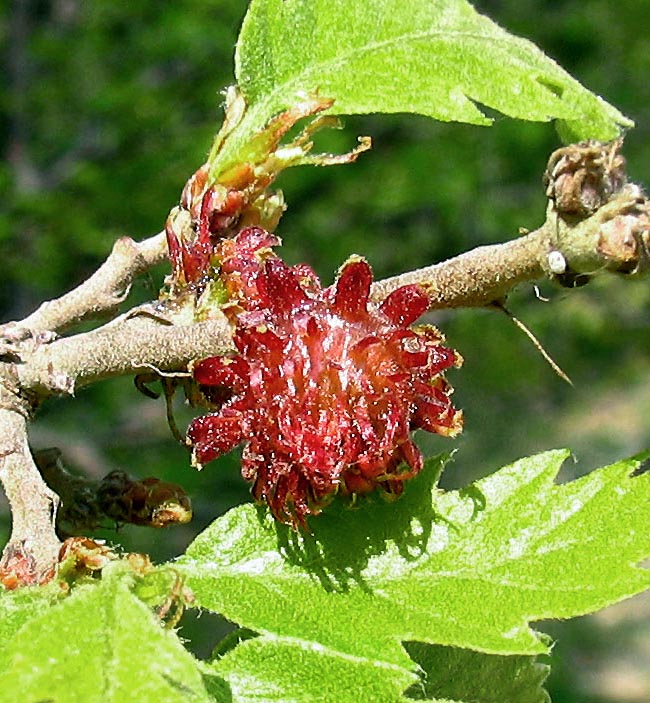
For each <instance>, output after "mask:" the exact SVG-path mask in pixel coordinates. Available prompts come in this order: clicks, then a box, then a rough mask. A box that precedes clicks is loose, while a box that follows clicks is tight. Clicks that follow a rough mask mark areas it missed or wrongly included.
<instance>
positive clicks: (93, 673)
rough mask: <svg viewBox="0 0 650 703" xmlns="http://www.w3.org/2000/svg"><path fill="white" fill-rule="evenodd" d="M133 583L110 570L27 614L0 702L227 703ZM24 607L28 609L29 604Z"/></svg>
mask: <svg viewBox="0 0 650 703" xmlns="http://www.w3.org/2000/svg"><path fill="white" fill-rule="evenodd" d="M134 582H135V579H134V577H133V574H132V573H131V572H128V571H125V569H124V568H123V567H122V565H120V564H117V565H111V566H109V567H106V568H105V569H104V572H103V577H102V580H101V581H100V582H94V583H88V584H85V585H80V586H77V587H75V588H74V590H73V592H72V594H71V595H70V596H69V597H67V598H63V599H61V600H60V602H58V603H57V604H55V605H53V606H52V607H51V608H49V609H47V610H43V609H41V608H37V609H35V610H34V611H33V612H32V616H31V617H29V616H28V615H27V613H25V612H23V613H22V615H21V616H20V617H18V618H17V619H16V624H20V623H19V622H18V620H22V621H23V622H22V626H19V627H18V628H16V629H15V631H14V633H13V636H12V637H11V640H10V641H9V642H6V643H5V647H6V650H7V651H6V652H5V656H4V657H3V658H2V668H1V669H0V703H15V701H17V700H21V701H47V702H48V703H95V702H97V703H133V701H137V702H138V703H148V702H151V703H160V701H165V702H166V703H167V702H169V703H175V702H178V703H186V702H187V701H192V702H193V703H194V702H196V703H208V702H209V701H210V702H213V703H214V701H223V702H224V703H225V701H228V700H229V699H230V698H229V694H228V695H227V693H228V692H227V688H222V690H223V694H222V695H221V697H215V695H214V692H215V691H218V690H220V689H219V687H218V685H217V681H216V677H214V678H212V677H204V675H203V674H202V672H201V670H200V667H199V663H198V662H197V661H196V660H194V658H193V657H192V656H191V655H190V654H189V653H188V652H187V651H186V650H185V649H184V648H183V645H182V644H181V642H180V640H179V639H178V637H177V636H176V634H175V633H173V632H172V631H170V630H166V629H164V628H163V627H162V625H161V623H160V621H159V620H158V619H157V618H156V617H155V616H154V614H153V613H152V611H151V610H150V609H149V608H148V607H147V606H146V605H145V604H144V603H143V602H142V601H141V600H140V599H139V598H138V597H137V596H136V595H135V594H134V593H133V592H132V588H133V586H134ZM3 601H4V598H2V599H0V604H1V603H2V602H3ZM20 605H21V606H22V609H23V610H25V608H26V607H27V606H28V599H27V598H25V599H23V601H22V603H21V604H20ZM0 608H2V609H3V610H4V611H5V612H6V607H3V606H2V605H0ZM17 691H20V697H19V698H17V697H16V692H17Z"/></svg>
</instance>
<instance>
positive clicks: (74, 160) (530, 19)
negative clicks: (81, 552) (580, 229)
mask: <svg viewBox="0 0 650 703" xmlns="http://www.w3.org/2000/svg"><path fill="white" fill-rule="evenodd" d="M475 4H476V5H477V7H478V8H479V9H480V10H481V11H484V12H485V13H486V14H488V15H490V16H491V17H492V18H493V19H495V20H496V21H498V22H499V23H500V24H501V25H503V26H505V27H506V28H508V29H509V30H510V31H512V32H514V33H516V34H520V35H522V36H525V37H528V38H530V39H532V40H533V41H534V42H535V43H537V44H538V45H539V46H540V47H541V48H542V49H544V50H545V51H546V52H547V53H548V54H550V55H551V56H553V57H554V58H555V59H556V60H558V62H559V63H560V64H561V65H563V66H564V67H565V68H566V69H567V70H569V72H571V73H572V74H573V75H574V76H575V77H576V78H578V79H579V80H581V81H582V82H583V83H584V84H585V85H586V86H587V87H589V88H590V89H592V90H593V91H594V92H596V93H598V94H600V95H603V96H604V97H605V98H606V99H607V100H609V101H610V102H612V103H613V104H615V105H616V106H617V107H619V108H620V109H621V110H622V111H623V112H624V113H626V114H627V115H628V116H630V117H631V118H633V119H634V120H635V121H636V123H637V127H636V129H634V130H632V131H631V132H630V133H629V135H628V137H627V140H626V148H625V153H626V155H627V158H628V163H629V173H630V175H631V177H632V178H633V179H634V180H636V181H638V182H641V183H643V182H646V183H648V182H650V166H648V164H650V140H649V139H648V136H649V132H650V88H649V87H648V86H649V82H648V75H649V74H650V34H648V32H647V31H645V28H647V26H648V24H649V21H650V3H648V2H647V1H644V0H641V1H639V2H625V1H624V2H620V3H614V2H611V1H610V0H590V2H589V3H584V2H581V1H580V0H503V1H498V0H492V1H489V0H483V1H481V2H477V3H475ZM246 5H247V3H246V2H245V1H244V0H176V2H174V3H159V2H153V1H152V0H142V1H140V2H134V3H128V5H127V3H117V2H107V1H106V0H95V2H81V1H80V0H51V1H49V2H48V1H46V0H13V2H6V3H5V4H4V12H3V13H2V15H1V16H0V36H1V42H0V46H1V47H2V57H3V58H2V60H3V67H2V68H3V75H4V76H5V77H6V80H5V81H3V83H2V84H0V140H1V142H0V143H1V149H2V154H3V161H2V163H0V192H1V199H0V257H1V260H2V278H1V280H0V308H1V317H2V319H3V320H9V319H19V318H21V317H23V316H24V315H26V314H27V313H29V312H30V311H31V310H32V309H34V308H35V307H36V306H37V305H38V304H39V302H40V301H42V300H44V299H49V298H52V297H55V296H57V295H60V294H61V293H62V292H64V291H65V290H67V289H69V288H70V287H72V286H73V285H74V284H76V283H78V282H80V281H81V280H83V279H84V278H85V277H87V276H88V275H89V274H90V273H91V272H92V271H93V270H94V269H95V268H96V267H97V266H98V264H99V263H101V261H102V260H103V259H104V258H105V257H106V255H107V254H108V252H109V251H110V247H111V245H112V242H113V241H114V240H115V239H116V238H117V237H118V236H121V235H124V234H128V235H130V236H131V237H134V238H136V239H140V238H144V237H146V236H148V235H151V234H154V233H156V232H158V231H160V230H161V229H162V227H163V224H164V221H165V218H166V215H167V212H168V211H169V209H170V208H171V207H172V206H173V205H174V204H175V203H176V202H177V200H178V197H179V193H180V190H181V188H182V186H183V184H184V183H185V180H186V179H187V177H188V176H189V175H190V174H191V173H192V172H193V171H194V170H195V169H196V168H197V167H198V166H199V165H200V164H201V163H202V162H203V159H204V157H205V154H206V153H207V150H208V147H209V144H210V141H211V136H212V135H213V133H214V132H215V131H216V129H217V127H218V124H219V120H220V117H221V102H222V95H221V91H222V90H223V88H224V87H225V86H227V85H228V84H230V83H232V82H233V75H232V55H233V49H234V43H235V40H236V36H237V31H238V27H239V24H240V22H241V19H242V17H243V15H244V13H245V10H246ZM357 134H370V135H371V136H372V137H373V140H374V148H373V151H372V152H371V153H370V154H366V155H364V156H362V157H361V158H360V159H359V161H358V162H357V163H356V164H355V165H353V166H348V167H343V168H338V169H335V168H328V169H308V168H301V169H294V170H293V171H290V172H287V173H285V174H283V175H282V176H281V178H280V180H279V182H278V185H279V186H280V187H282V189H283V190H284V192H285V196H286V199H287V201H288V203H289V205H290V209H289V211H288V212H287V213H286V215H285V216H284V218H283V221H282V222H281V225H280V228H279V234H280V235H281V236H282V237H283V239H284V241H285V246H284V252H283V255H284V257H285V259H287V260H288V261H290V262H292V263H294V262H297V261H307V262H309V263H310V264H312V265H313V266H314V267H315V268H316V270H317V271H318V273H319V274H320V275H321V276H322V277H323V279H324V280H325V281H330V280H331V278H332V276H333V273H334V271H335V270H336V269H337V267H338V266H339V265H340V264H341V263H342V262H343V261H344V260H345V259H346V258H347V257H348V256H349V255H350V254H352V253H359V254H363V255H364V256H366V257H367V258H368V259H369V261H370V262H371V264H372V265H373V267H374V270H375V275H376V277H377V278H381V277H384V276H388V275H392V274H395V273H398V272H400V271H404V270H408V269H411V268H416V267H420V266H423V265H426V264H429V263H433V262H436V261H439V260H441V259H444V258H447V257H449V256H453V255H454V254H457V253H459V252H461V251H464V250H467V249H470V248H472V247H475V246H478V245H481V244H488V243H493V242H499V241H503V240H505V239H510V238H512V237H515V236H517V232H518V228H520V227H526V228H529V229H532V228H534V227H536V226H537V225H539V224H540V223H541V222H542V220H543V212H544V206H545V201H544V196H543V189H542V187H541V174H542V172H543V170H544V167H545V163H546V159H547V157H548V155H549V153H550V151H552V150H553V149H554V148H555V147H557V146H558V145H559V142H558V139H557V137H556V134H555V132H554V129H553V127H552V125H550V124H541V125H539V124H527V123H517V122H513V121H510V120H507V119H505V118H497V120H496V122H495V125H494V126H493V127H492V128H490V129H486V128H477V127H469V126H463V125H450V124H440V123H435V122H433V121H430V120H427V119H423V118H420V117H414V116H390V117H382V116H369V117H363V118H350V119H348V120H347V123H346V129H345V131H344V132H342V133H337V134H333V135H331V136H330V137H328V142H327V146H328V148H330V147H331V148H338V149H340V150H345V149H346V148H348V147H349V146H350V145H352V144H354V143H355V138H356V135H357ZM164 273H165V271H164V270H161V271H159V272H157V275H155V276H152V277H150V278H147V279H145V280H143V281H141V282H139V284H138V286H137V287H136V289H135V290H134V292H133V294H132V298H131V300H138V299H148V298H152V297H155V295H156V293H157V290H158V288H159V287H160V285H161V282H162V277H163V275H164ZM541 294H542V295H543V296H545V297H546V298H548V299H549V302H544V301H542V300H541V299H540V298H539V297H538V296H537V295H536V291H535V289H534V287H533V286H532V285H531V286H523V287H522V288H521V289H519V290H518V291H516V292H515V293H514V294H513V295H512V296H511V299H510V301H509V306H510V308H511V309H512V311H513V312H514V313H515V314H516V315H517V316H518V317H519V318H520V319H522V320H523V321H524V322H525V323H526V324H527V325H528V326H529V327H530V328H531V329H532V330H533V331H534V333H535V334H536V335H537V336H538V337H539V339H540V340H541V341H542V343H543V344H544V346H545V347H546V349H547V350H548V351H549V353H550V354H551V355H552V356H553V358H554V359H555V360H556V361H557V362H558V363H559V365H560V366H561V367H562V368H563V369H564V370H565V371H566V372H567V373H568V374H569V375H570V376H571V378H572V379H573V382H574V386H573V387H569V386H568V385H567V384H565V383H564V382H563V381H561V380H560V379H559V378H558V377H557V376H556V375H555V374H554V373H553V371H552V370H551V369H550V368H549V366H548V365H547V364H546V363H545V362H544V361H543V359H542V358H541V356H540V355H539V353H538V352H537V351H536V350H535V349H534V348H533V347H532V346H531V344H530V343H529V341H528V340H527V339H526V338H525V337H524V335H523V334H522V333H521V332H519V331H518V330H517V329H516V328H515V327H514V326H513V324H512V323H511V322H510V321H509V320H508V319H507V318H506V317H505V316H504V315H499V314H497V313H494V312H486V311H480V310H467V311H453V312H448V313H447V312H446V313H441V314H438V315H436V316H435V318H432V319H433V320H434V321H435V322H436V323H437V324H438V325H439V326H440V327H441V328H442V329H443V330H444V332H445V333H446V335H447V338H448V342H449V344H450V345H452V346H453V347H455V348H456V349H458V350H459V351H460V352H461V354H462V355H463V356H464V358H465V365H464V367H463V369H462V371H455V372H453V373H452V374H450V380H451V382H452V384H453V385H454V386H455V387H456V402H457V404H458V406H459V407H462V408H463V409H464V411H465V415H466V430H465V432H464V434H463V435H462V437H461V438H460V439H458V440H456V441H455V442H453V443H452V442H451V441H450V440H441V439H435V440H433V441H429V440H427V442H428V445H427V446H428V447H429V448H430V449H431V451H440V450H449V449H451V448H452V447H457V448H458V450H459V451H458V452H457V454H456V458H455V462H454V464H453V465H452V467H451V469H450V470H449V471H448V473H447V475H446V476H445V481H446V484H447V485H449V486H454V485H460V484H463V483H466V482H467V481H469V480H471V479H473V478H476V477H478V476H481V475H484V474H486V473H488V472H490V471H492V470H494V469H496V468H498V467H499V466H501V465H502V464H504V463H507V462H510V461H512V460H514V459H516V458H518V457H520V456H525V455H529V454H532V453H534V452H537V451H540V450H543V449H550V448H555V447H564V446H566V447H569V448H570V449H572V450H573V452H574V454H575V463H573V464H571V465H570V466H568V467H567V470H566V476H565V477H564V478H569V477H571V476H575V475H578V474H581V473H584V472H586V471H589V470H590V469H592V468H595V467H596V466H599V465H602V464H605V463H607V462H610V461H612V460H615V459H619V458H622V457H625V456H628V455H630V454H633V453H635V452H637V451H640V450H642V449H647V448H648V447H650V427H649V426H648V422H647V417H648V415H649V412H648V411H649V410H650V393H649V391H650V381H649V380H648V379H649V376H648V371H649V370H650V359H649V354H648V349H649V348H650V346H649V342H650V324H649V323H650V316H649V314H648V304H649V302H650V288H649V287H648V285H647V282H630V281H623V280H616V279H611V280H605V279H603V280H598V281H596V282H595V283H593V284H591V285H589V286H587V287H585V288H581V289H579V290H576V291H566V290H559V289H555V288H552V287H551V286H549V285H546V284H542V285H541ZM178 412H179V423H180V424H182V423H183V422H184V421H186V420H188V419H189V417H190V415H189V414H188V412H187V411H186V410H185V409H184V408H182V407H179V410H178ZM423 439H424V438H423ZM32 442H33V445H34V447H35V448H42V447H47V446H58V447H60V448H61V450H62V451H63V453H64V456H65V457H66V459H67V460H68V461H69V463H70V464H71V465H72V466H74V467H76V468H77V469H78V470H80V471H83V472H85V473H87V474H90V475H95V476H102V475H103V474H105V473H107V472H108V471H110V470H112V469H115V468H122V469H124V470H126V471H128V472H130V473H132V474H135V475H138V476H146V475H156V476H159V477H162V478H165V479H167V480H174V481H176V482H179V483H181V484H182V485H183V486H184V487H185V488H186V490H187V491H188V493H189V494H190V495H191V496H192V499H193V502H194V508H195V515H196V517H195V520H194V522H193V523H192V525H191V526H190V527H189V528H187V529H175V530H168V531H162V532H160V531H154V530H144V529H130V528H125V529H123V530H122V531H121V532H120V533H118V534H117V535H115V533H105V534H104V536H106V537H108V538H109V539H112V540H114V541H119V542H120V543H122V544H123V545H124V546H125V547H126V548H127V549H132V550H137V551H148V552H150V553H152V554H153V555H154V557H155V558H156V559H158V560H162V559H167V558H171V557H173V556H175V555H177V554H179V553H181V552H182V551H183V550H184V548H185V546H186V545H187V543H188V542H189V541H190V540H191V539H192V537H193V535H194V534H196V532H197V531H198V530H200V529H201V528H202V527H203V526H205V525H206V524H208V523H209V522H210V521H211V520H212V519H214V518H215V517H216V516H218V515H219V514H221V513H223V512H224V511H226V510H227V509H228V508H229V507H231V506H232V505H234V504H236V503H239V502H242V501H244V500H248V499H249V495H248V487H247V486H246V485H245V484H244V482H243V481H242V479H241V478H240V477H239V474H238V468H237V458H236V457H227V458H225V459H224V460H223V461H222V462H220V463H216V464H214V465H210V466H208V467H207V468H206V469H205V470H204V471H203V472H202V473H201V474H198V473H197V472H195V471H194V470H192V469H191V468H190V467H189V465H188V461H187V455H186V452H185V451H184V450H183V449H182V448H181V447H179V446H178V445H176V444H175V443H174V441H173V440H172V438H171V437H170V435H169V432H168V430H167V427H166V424H165V418H164V407H163V405H162V403H161V402H155V401H152V400H150V399H147V398H145V397H144V396H141V395H140V394H138V393H137V392H136V391H135V389H134V388H133V385H132V383H131V381H130V380H129V379H122V380H119V381H111V382H106V383H103V384H100V385H98V386H97V387H93V388H89V389H87V390H83V391H81V392H80V393H79V395H78V397H77V398H75V399H68V400H60V401H57V402H52V403H50V404H48V405H46V407H44V408H43V410H42V412H41V414H40V416H39V418H38V420H37V422H36V423H35V424H34V426H33V432H32ZM0 508H1V509H2V525H3V526H2V533H3V534H4V535H6V534H7V532H8V514H7V509H6V505H5V504H4V503H2V504H1V505H0ZM222 628H223V623H220V622H219V621H217V619H215V618H210V617H209V616H207V615H204V616H203V617H202V618H201V619H200V620H199V621H198V623H197V622H193V621H191V620H188V621H187V622H186V624H185V625H184V629H183V631H182V634H183V635H185V636H186V637H190V638H193V639H194V645H193V646H194V648H195V650H196V651H198V652H199V653H200V654H206V653H207V652H209V649H210V646H211V645H212V644H214V641H215V640H216V637H217V633H218V632H220V631H222ZM549 630H550V631H551V632H552V634H553V636H554V637H556V638H557V641H558V644H557V645H556V648H555V650H554V657H553V661H554V664H555V667H556V668H555V672H554V674H553V677H552V679H551V682H550V689H551V692H552V695H553V700H554V701H555V702H556V703H562V702H564V701H566V702H567V703H569V702H570V703H587V702H590V703H592V702H593V703H605V702H610V703H613V702H614V701H634V702H637V703H641V702H642V701H643V702H645V703H647V701H648V700H650V605H649V604H648V601H647V599H644V598H643V597H642V598H637V599H634V600H632V601H630V602H628V603H624V604H621V605H620V606H617V607H616V608H612V609H609V610H608V611H606V612H604V613H602V614H599V615H597V616H594V617H591V618H582V619H579V620H576V621H572V622H570V623H563V624H560V625H552V626H550V627H549Z"/></svg>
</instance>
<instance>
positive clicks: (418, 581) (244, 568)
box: [177, 451, 650, 668]
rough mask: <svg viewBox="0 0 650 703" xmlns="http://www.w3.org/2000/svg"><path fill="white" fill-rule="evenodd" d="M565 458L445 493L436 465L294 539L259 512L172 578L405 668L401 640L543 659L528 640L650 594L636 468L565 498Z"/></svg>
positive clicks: (216, 603) (623, 467) (206, 546)
mask: <svg viewBox="0 0 650 703" xmlns="http://www.w3.org/2000/svg"><path fill="white" fill-rule="evenodd" d="M567 455H568V453H567V452H564V451H555V452H548V453H545V454H541V455H538V456H534V457H531V458H528V459H522V460H521V461H518V462H516V463H515V464H513V465H511V466H508V467H506V468H504V469H501V470H500V471H499V472H497V473H496V474H494V475H492V476H490V477H488V478H486V479H484V480H482V481H479V482H478V483H477V484H475V485H474V486H472V487H471V490H464V491H460V492H448V493H441V492H440V491H438V490H437V489H436V488H435V487H434V486H433V485H432V484H433V479H432V477H433V476H434V475H435V472H436V468H437V466H436V464H438V465H439V463H440V462H439V461H438V462H434V461H432V462H429V464H428V470H427V471H425V472H424V473H423V474H421V475H420V476H419V477H418V478H417V479H415V480H414V481H412V482H411V485H410V487H409V489H408V490H407V491H406V493H405V495H404V496H403V497H402V498H401V499H400V500H399V501H397V502H396V503H394V504H386V503H384V502H381V501H380V500H379V499H375V500H370V499H369V500H365V501H363V502H362V504H361V507H360V508H359V509H357V510H351V509H348V508H346V507H344V506H340V505H337V504H334V505H332V506H330V507H329V508H328V509H327V510H326V511H325V512H324V514H323V515H321V516H319V517H318V518H315V519H313V520H312V521H311V523H310V526H311V528H312V534H295V533H293V532H291V531H290V530H289V529H287V528H286V527H284V526H282V525H279V524H276V523H275V522H274V521H273V520H272V519H271V518H270V517H269V516H268V514H267V513H266V511H264V510H263V509H261V508H255V507H254V506H251V505H246V506H241V507H239V508H236V509H234V510H232V511H230V512H229V513H227V514H226V515H225V516H223V517H222V518H220V519H219V520H217V521H215V523H213V525H212V526H211V527H209V528H208V529H207V530H206V531H205V532H204V533H203V534H201V535H200V536H199V537H198V538H197V539H196V540H195V542H194V543H193V544H192V545H191V546H190V548H189V549H188V551H187V553H186V555H185V556H184V557H182V558H181V559H180V560H179V562H178V564H177V566H178V568H179V569H180V570H181V571H183V572H185V573H186V574H187V577H188V585H189V586H190V588H191V589H192V590H193V592H194V594H195V596H196V598H197V602H198V604H199V605H201V606H203V607H205V608H209V609H211V610H214V611H217V612H220V613H222V614H224V615H225V616H226V617H228V618H229V619H230V620H233V621H235V622H237V623H239V624H241V625H242V626H244V627H248V628H251V629H253V630H255V631H257V632H260V633H263V634H274V635H276V636H281V637H289V638H298V639H302V640H304V641H306V642H313V643H318V644H319V645H320V646H324V647H327V648H328V649H333V650H336V651H338V652H341V653H342V654H346V655H348V656H358V657H363V658H366V659H370V660H376V661H384V662H386V663H387V664H392V665H396V666H400V667H404V668H408V666H409V659H408V657H407V656H406V653H405V651H404V649H403V648H402V646H401V644H400V642H401V641H405V640H418V641H423V642H430V643H438V644H446V645H453V646H457V647H466V648H469V649H475V650H479V651H484V652H492V653H496V654H537V653H543V652H546V651H547V643H546V642H545V641H544V640H543V639H542V638H541V637H540V636H539V635H537V634H536V633H534V632H533V631H532V630H531V629H530V628H529V626H528V625H529V623H530V622H532V621H534V620H540V619H545V618H567V617H571V616H575V615H579V614H583V613H587V612H590V611H593V610H596V609H599V608H602V607H604V606H606V605H608V604H611V603H613V602H615V601H618V600H621V599H623V598H626V597H628V596H631V595H633V594H635V593H638V592H640V591H642V590H645V589H646V588H648V586H650V573H649V572H648V571H647V570H645V569H642V568H639V567H637V566H635V564H637V563H638V562H639V561H640V560H642V559H643V558H645V557H647V556H648V555H650V532H649V531H648V530H646V529H645V520H646V516H647V513H648V509H649V508H650V477H649V476H648V475H647V474H644V475H640V476H635V477H631V473H632V472H633V471H634V469H635V467H636V466H638V464H639V461H640V460H639V459H634V460H628V461H623V462H620V463H617V464H614V465H612V466H609V467H606V468H604V469H600V470H598V471H595V472H593V473H592V474H590V475H588V476H586V477H584V478H581V479H579V480H576V481H573V482H571V483H568V484H564V485H556V484H555V483H554V478H555V476H556V475H557V472H558V470H559V468H560V466H561V464H562V462H563V461H564V460H565V458H566V457H567Z"/></svg>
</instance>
